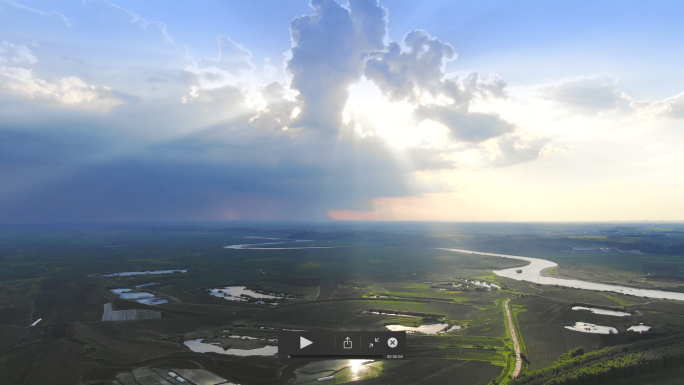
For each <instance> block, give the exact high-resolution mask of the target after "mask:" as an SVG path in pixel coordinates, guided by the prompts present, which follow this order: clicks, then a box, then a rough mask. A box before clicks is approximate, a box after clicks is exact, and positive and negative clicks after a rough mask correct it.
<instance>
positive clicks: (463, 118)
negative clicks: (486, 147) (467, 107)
mask: <svg viewBox="0 0 684 385" xmlns="http://www.w3.org/2000/svg"><path fill="white" fill-rule="evenodd" d="M415 115H416V117H417V118H418V119H420V120H423V119H430V120H434V121H436V122H438V123H441V124H442V125H444V126H445V127H447V128H448V129H449V132H450V134H451V137H452V138H453V139H454V140H456V141H462V142H475V143H478V142H482V141H484V140H487V139H490V138H494V137H497V136H501V135H504V134H507V133H509V132H512V131H514V130H515V126H514V125H513V124H511V123H509V122H507V121H505V120H503V119H501V118H500V117H498V116H497V115H493V114H484V113H480V112H464V111H461V110H459V109H457V108H453V107H451V106H440V105H434V104H433V105H428V106H419V107H418V108H416V111H415Z"/></svg>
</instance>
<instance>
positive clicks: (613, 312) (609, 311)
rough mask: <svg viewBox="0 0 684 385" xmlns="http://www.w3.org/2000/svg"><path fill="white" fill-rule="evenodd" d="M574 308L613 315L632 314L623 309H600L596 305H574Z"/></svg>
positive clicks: (625, 315) (623, 315)
mask: <svg viewBox="0 0 684 385" xmlns="http://www.w3.org/2000/svg"><path fill="white" fill-rule="evenodd" d="M572 310H589V311H591V312H592V313H594V314H602V315H612V316H614V317H628V316H630V315H631V314H630V313H625V312H622V311H615V310H606V309H599V308H595V307H584V306H573V307H572Z"/></svg>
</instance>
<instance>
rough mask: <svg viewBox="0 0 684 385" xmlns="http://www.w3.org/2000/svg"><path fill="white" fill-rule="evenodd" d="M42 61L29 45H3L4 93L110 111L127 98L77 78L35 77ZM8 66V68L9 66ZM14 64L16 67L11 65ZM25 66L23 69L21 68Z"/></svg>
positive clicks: (0, 74)
mask: <svg viewBox="0 0 684 385" xmlns="http://www.w3.org/2000/svg"><path fill="white" fill-rule="evenodd" d="M37 61H38V59H37V58H36V56H35V55H34V54H33V53H32V52H31V50H29V49H28V47H26V46H25V45H14V44H12V43H10V42H7V41H4V42H2V43H0V65H2V66H1V67H0V91H2V92H4V93H6V94H11V95H16V96H19V97H24V98H30V99H43V100H53V101H56V102H58V103H60V104H62V105H67V106H73V107H78V108H85V109H93V110H101V111H109V110H110V109H112V108H113V107H115V106H117V105H120V104H123V103H124V100H123V98H126V97H127V96H126V95H125V94H123V93H120V92H116V91H114V90H112V89H111V88H109V87H106V86H94V85H91V84H88V83H86V82H85V81H83V80H82V79H80V78H78V77H76V76H70V77H65V78H61V79H58V80H56V81H52V82H50V81H46V80H43V79H39V78H36V77H34V76H33V70H32V69H31V68H25V67H26V66H30V65H33V64H35V63H36V62H37ZM6 64H7V65H6ZM9 65H13V66H11V67H10V66H9ZM20 65H23V66H22V67H19V66H20Z"/></svg>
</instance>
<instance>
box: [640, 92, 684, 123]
mask: <svg viewBox="0 0 684 385" xmlns="http://www.w3.org/2000/svg"><path fill="white" fill-rule="evenodd" d="M629 106H630V107H631V108H632V109H634V110H635V111H636V113H637V116H638V117H639V118H655V119H682V118H684V92H682V93H680V94H678V95H675V96H671V97H669V98H665V99H663V100H655V101H651V100H634V101H631V102H630V103H629Z"/></svg>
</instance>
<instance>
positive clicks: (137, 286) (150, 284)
mask: <svg viewBox="0 0 684 385" xmlns="http://www.w3.org/2000/svg"><path fill="white" fill-rule="evenodd" d="M152 285H159V284H158V283H157V282H150V283H143V284H142V285H135V287H136V288H141V287H145V286H152Z"/></svg>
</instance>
